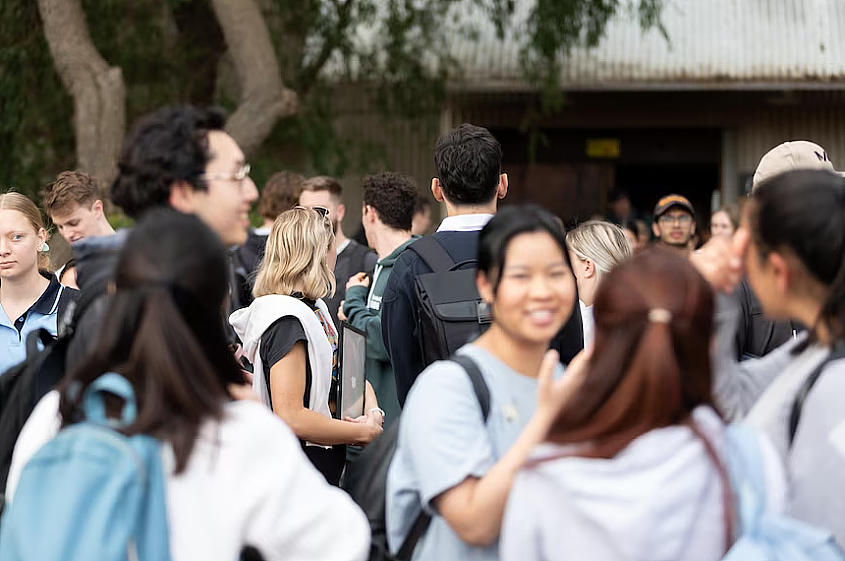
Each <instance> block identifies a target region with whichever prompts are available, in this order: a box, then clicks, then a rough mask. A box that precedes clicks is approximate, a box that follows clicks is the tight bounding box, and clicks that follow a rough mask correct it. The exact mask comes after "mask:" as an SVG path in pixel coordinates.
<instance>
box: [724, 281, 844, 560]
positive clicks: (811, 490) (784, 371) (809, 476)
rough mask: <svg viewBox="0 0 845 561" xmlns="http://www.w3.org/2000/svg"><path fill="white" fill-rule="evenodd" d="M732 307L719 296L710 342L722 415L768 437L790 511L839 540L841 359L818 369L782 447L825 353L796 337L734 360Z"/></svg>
mask: <svg viewBox="0 0 845 561" xmlns="http://www.w3.org/2000/svg"><path fill="white" fill-rule="evenodd" d="M736 311H737V309H736V306H735V304H734V303H733V302H732V301H731V298H730V297H727V296H719V301H718V312H717V318H716V320H717V333H716V344H715V345H714V355H715V356H714V370H715V379H714V392H715V399H716V403H717V405H718V406H719V408H720V409H721V410H722V412H723V414H724V415H725V418H726V420H738V419H742V418H744V420H745V421H746V422H747V423H748V424H750V425H752V426H754V427H756V428H758V429H760V430H761V431H763V432H764V433H766V435H767V436H768V437H769V439H770V440H771V441H772V443H773V444H774V446H775V448H776V449H777V451H778V454H779V455H780V457H781V458H782V460H783V462H784V466H785V467H786V470H787V479H788V481H789V506H788V512H789V513H790V515H791V516H794V517H795V518H798V519H800V520H804V521H806V522H810V523H812V524H816V525H818V526H821V527H824V528H827V529H829V530H831V531H832V532H833V534H834V536H835V537H836V540H837V542H839V544H840V545H845V498H844V497H845V407H843V397H845V359H842V360H834V361H832V362H830V363H829V364H827V365H826V366H825V368H824V371H823V373H822V376H821V377H820V378H819V380H818V382H817V383H816V385H815V386H814V387H813V389H812V391H811V392H810V393H809V395H808V396H807V399H806V400H805V401H804V406H803V408H802V413H801V422H800V424H799V426H798V431H797V433H796V434H795V441H794V442H793V444H792V448H791V449H790V448H789V415H790V412H791V411H792V406H793V403H794V402H795V397H796V395H797V394H798V392H799V391H800V389H801V387H802V386H803V384H804V381H805V380H806V379H807V377H808V376H809V375H810V374H811V373H812V372H813V370H815V368H816V367H817V366H818V365H819V364H820V363H821V361H822V360H824V359H825V358H826V357H827V356H828V354H829V353H830V349H828V348H826V347H822V346H820V345H815V344H813V345H810V346H808V347H807V348H806V349H805V350H804V351H802V352H801V353H799V354H794V352H793V351H794V349H795V347H796V346H797V345H798V344H799V343H801V342H802V341H803V340H804V339H805V338H806V336H807V335H806V334H800V335H798V337H797V339H796V340H794V341H789V342H787V343H785V344H784V345H783V346H781V347H780V348H778V349H777V350H775V351H774V352H772V353H771V354H769V355H766V356H765V357H763V358H760V359H754V360H748V361H744V362H740V363H737V362H736V360H735V359H734V358H733V357H734V356H735V355H734V353H733V349H732V345H733V340H734V329H735V325H736V323H735V320H736Z"/></svg>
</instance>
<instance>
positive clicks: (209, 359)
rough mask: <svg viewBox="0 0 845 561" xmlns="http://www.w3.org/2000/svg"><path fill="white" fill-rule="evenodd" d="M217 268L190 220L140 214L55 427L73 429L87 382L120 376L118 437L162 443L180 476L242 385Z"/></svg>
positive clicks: (222, 260) (218, 260)
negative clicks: (129, 398)
mask: <svg viewBox="0 0 845 561" xmlns="http://www.w3.org/2000/svg"><path fill="white" fill-rule="evenodd" d="M226 267H227V258H226V250H225V248H224V247H223V245H222V242H221V241H220V238H219V237H218V236H217V235H216V234H215V233H214V232H212V231H211V230H210V229H209V228H208V226H206V225H205V224H204V223H203V222H202V221H201V220H200V219H199V218H197V217H195V216H193V215H187V214H182V213H179V212H177V211H175V210H172V209H169V208H164V209H159V210H155V211H151V212H149V213H147V214H146V215H145V216H144V218H143V219H142V220H141V221H140V223H139V224H138V226H137V227H136V228H135V229H134V230H133V231H132V232H131V233H130V234H129V236H128V238H127V240H126V245H125V247H124V249H123V252H122V253H121V256H120V259H119V261H118V265H117V269H116V274H115V285H116V289H117V290H116V292H115V294H114V295H113V296H112V297H111V299H110V302H109V307H108V310H107V311H106V313H105V315H104V316H103V321H102V324H101V325H100V331H99V333H98V338H97V340H96V342H95V344H94V345H93V346H92V349H93V350H92V352H91V353H90V354H89V355H88V356H87V357H86V358H85V359H84V360H83V361H82V362H81V363H80V364H79V366H78V367H77V368H76V369H74V370H73V371H71V372H70V374H69V376H67V377H66V379H65V381H64V382H63V384H62V388H61V394H62V397H61V406H60V411H61V415H62V423H63V425H68V424H71V423H74V422H77V421H78V420H79V419H80V415H79V412H80V401H81V399H82V396H83V395H84V390H85V388H86V387H87V386H88V385H90V384H91V382H93V381H94V380H95V379H97V378H98V377H99V376H100V375H101V374H103V373H105V372H109V371H116V372H119V373H120V374H122V375H123V376H124V377H125V378H126V379H127V380H129V382H130V383H131V384H132V387H133V388H134V390H135V395H136V398H137V400H138V416H137V419H136V420H135V422H134V423H132V424H131V425H130V426H128V427H126V428H125V429H124V430H125V432H126V433H127V434H150V435H152V436H155V437H156V438H159V439H161V440H166V441H168V442H170V444H171V445H172V446H173V451H174V453H175V456H176V472H177V473H179V472H181V471H182V470H183V469H184V468H185V466H186V465H187V462H188V458H189V457H190V455H191V451H192V450H193V446H194V443H195V441H196V438H197V434H198V432H199V428H200V425H201V423H202V422H203V421H204V420H205V419H207V418H215V419H219V418H220V417H221V416H222V414H223V404H224V402H225V401H227V400H228V399H230V396H229V394H228V390H227V386H228V384H231V383H243V382H244V378H243V375H242V373H241V371H240V368H239V367H238V364H237V363H236V362H235V359H234V356H233V355H232V353H231V352H230V351H229V347H228V341H227V338H226V333H225V331H224V321H225V318H224V316H223V302H224V299H225V297H226V294H227V293H228V283H227V273H226V271H227V269H226Z"/></svg>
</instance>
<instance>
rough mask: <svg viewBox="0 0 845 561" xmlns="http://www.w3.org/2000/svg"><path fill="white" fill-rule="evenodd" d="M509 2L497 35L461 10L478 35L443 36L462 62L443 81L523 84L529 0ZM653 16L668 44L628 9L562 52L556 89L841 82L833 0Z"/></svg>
mask: <svg viewBox="0 0 845 561" xmlns="http://www.w3.org/2000/svg"><path fill="white" fill-rule="evenodd" d="M517 4H518V7H517V11H518V13H517V14H516V17H515V20H514V24H513V27H512V29H510V30H508V32H507V35H506V37H505V39H504V40H500V39H499V38H498V37H497V36H496V32H495V29H494V28H493V27H492V25H490V24H489V23H487V22H488V19H487V18H486V17H485V16H484V15H483V14H482V13H481V12H479V11H477V10H473V9H466V10H461V16H460V20H461V21H462V22H464V23H461V25H465V24H466V22H472V23H471V25H473V26H474V27H475V30H476V32H477V35H478V36H477V39H470V38H467V37H465V36H461V35H460V34H457V33H456V34H454V35H453V36H452V37H453V41H452V44H451V45H450V49H449V50H450V52H451V53H452V54H453V56H454V57H455V58H456V59H457V61H458V62H459V64H460V66H461V69H462V71H461V72H460V76H455V77H454V80H453V81H452V84H451V85H452V87H454V88H455V89H458V90H476V89H477V90H488V91H489V90H522V89H527V84H526V83H525V80H524V78H523V73H522V68H521V65H520V60H519V51H520V47H521V45H522V40H523V38H524V36H525V33H524V29H525V28H524V21H525V18H526V14H527V13H528V12H529V11H530V8H531V6H532V5H533V4H532V2H531V0H523V1H521V2H517ZM661 19H662V22H663V25H664V27H665V29H666V31H667V34H668V36H669V40H668V41H667V40H666V39H665V38H664V37H663V36H662V35H661V34H660V32H659V31H658V30H656V29H651V30H649V31H646V32H643V31H642V29H641V28H640V25H639V22H638V21H637V19H636V17H635V16H634V15H632V14H631V13H629V11H628V10H624V11H623V12H622V13H620V14H617V16H615V17H614V18H613V19H612V20H611V21H610V22H609V23H608V26H607V28H606V33H605V36H604V38H603V39H602V40H601V42H600V43H599V45H598V46H597V47H595V48H593V49H589V50H588V49H585V48H582V47H579V48H576V49H573V51H572V53H571V54H570V56H569V57H567V58H566V59H565V61H564V64H563V65H562V72H561V83H562V85H563V88H564V89H568V90H579V89H581V90H593V89H596V90H599V89H601V90H606V89H685V88H688V89H700V88H711V89H732V88H743V89H749V88H760V89H769V88H772V87H786V88H789V87H794V88H798V89H802V88H845V33H842V31H843V30H845V1H843V0H667V1H666V4H665V6H664V9H663V12H662V16H661ZM520 22H523V23H520Z"/></svg>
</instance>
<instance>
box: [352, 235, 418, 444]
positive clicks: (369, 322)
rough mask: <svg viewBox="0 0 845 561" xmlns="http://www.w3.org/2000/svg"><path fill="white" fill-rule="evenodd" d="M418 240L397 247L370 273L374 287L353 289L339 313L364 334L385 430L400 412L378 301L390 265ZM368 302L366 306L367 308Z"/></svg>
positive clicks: (389, 271) (369, 372)
mask: <svg viewBox="0 0 845 561" xmlns="http://www.w3.org/2000/svg"><path fill="white" fill-rule="evenodd" d="M417 238H418V236H414V237H412V238H411V239H410V240H408V241H407V242H405V243H403V244H402V245H400V246H399V247H397V248H396V249H395V250H394V251H393V253H391V254H390V255H388V256H387V257H385V258H384V259H380V260H379V261H378V263H376V268H375V272H374V273H373V281H374V284H373V286H372V288H371V289H370V290H368V289H367V288H366V287H363V286H354V287H352V288H350V289H349V290H348V291H347V292H346V302H345V303H344V305H343V313H344V314H346V317H347V318H348V319H347V322H348V323H350V324H351V325H352V326H353V327H357V328H358V329H360V330H361V331H363V332H364V333H366V334H367V380H369V382H370V384H372V386H373V391H375V392H376V397H377V398H378V404H379V407H381V408H382V409H383V410H384V413H385V419H384V424H385V428H387V426H388V425H390V424H392V423H393V422H394V421H396V420H397V419H398V418H399V413H400V411H401V408H400V407H399V398H398V397H396V379H395V378H394V377H393V367H392V366H391V364H390V357H389V356H388V355H387V349H386V348H385V346H384V340H383V339H382V337H381V297H382V295H383V294H384V289H385V287H386V286H387V279H388V278H389V277H390V273H391V271H392V270H393V264H394V263H395V262H396V259H397V258H398V257H399V254H400V253H402V252H403V251H404V250H405V248H406V247H408V246H409V245H411V243H412V242H414V241H416V239H417ZM368 301H369V304H370V306H372V307H369V306H368V305H367V303H368Z"/></svg>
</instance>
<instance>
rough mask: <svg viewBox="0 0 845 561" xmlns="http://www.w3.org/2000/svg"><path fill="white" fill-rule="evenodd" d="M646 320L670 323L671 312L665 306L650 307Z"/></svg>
mask: <svg viewBox="0 0 845 561" xmlns="http://www.w3.org/2000/svg"><path fill="white" fill-rule="evenodd" d="M648 321H651V322H654V323H670V322H671V321H672V312H670V311H669V310H667V309H666V308H652V309H651V310H649V311H648Z"/></svg>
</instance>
